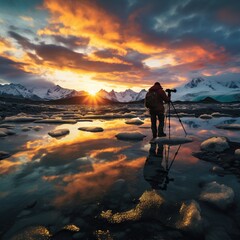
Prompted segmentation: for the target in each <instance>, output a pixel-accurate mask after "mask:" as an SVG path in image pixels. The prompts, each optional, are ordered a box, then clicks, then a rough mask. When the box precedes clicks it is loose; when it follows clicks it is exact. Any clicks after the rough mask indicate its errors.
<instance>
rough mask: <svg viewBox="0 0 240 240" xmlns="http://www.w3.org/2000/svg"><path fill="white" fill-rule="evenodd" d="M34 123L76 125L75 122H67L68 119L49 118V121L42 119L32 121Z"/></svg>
mask: <svg viewBox="0 0 240 240" xmlns="http://www.w3.org/2000/svg"><path fill="white" fill-rule="evenodd" d="M34 123H52V124H64V123H66V124H74V123H77V121H76V120H68V119H65V120H63V119H52V118H49V119H42V120H37V121H34Z"/></svg>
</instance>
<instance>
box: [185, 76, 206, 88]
mask: <svg viewBox="0 0 240 240" xmlns="http://www.w3.org/2000/svg"><path fill="white" fill-rule="evenodd" d="M204 81H205V79H204V78H202V77H197V78H193V79H192V80H191V81H190V82H189V83H187V84H186V85H185V87H187V88H195V87H197V86H198V85H199V83H202V82H204Z"/></svg>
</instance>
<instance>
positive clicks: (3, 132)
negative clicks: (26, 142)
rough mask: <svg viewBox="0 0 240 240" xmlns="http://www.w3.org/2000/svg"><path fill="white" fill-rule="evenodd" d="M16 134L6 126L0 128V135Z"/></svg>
mask: <svg viewBox="0 0 240 240" xmlns="http://www.w3.org/2000/svg"><path fill="white" fill-rule="evenodd" d="M14 134H16V133H15V132H14V131H13V130H11V129H7V128H0V137H6V136H8V135H14Z"/></svg>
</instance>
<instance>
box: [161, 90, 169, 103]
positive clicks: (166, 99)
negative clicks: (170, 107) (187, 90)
mask: <svg viewBox="0 0 240 240" xmlns="http://www.w3.org/2000/svg"><path fill="white" fill-rule="evenodd" d="M159 94H160V96H161V98H162V100H163V101H164V102H169V101H170V99H169V97H168V96H167V94H166V93H165V91H164V90H163V89H161V90H160V91H159Z"/></svg>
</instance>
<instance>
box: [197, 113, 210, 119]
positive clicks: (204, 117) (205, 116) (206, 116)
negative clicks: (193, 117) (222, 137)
mask: <svg viewBox="0 0 240 240" xmlns="http://www.w3.org/2000/svg"><path fill="white" fill-rule="evenodd" d="M199 118H201V119H212V116H211V115H208V114H202V115H200V116H199Z"/></svg>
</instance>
